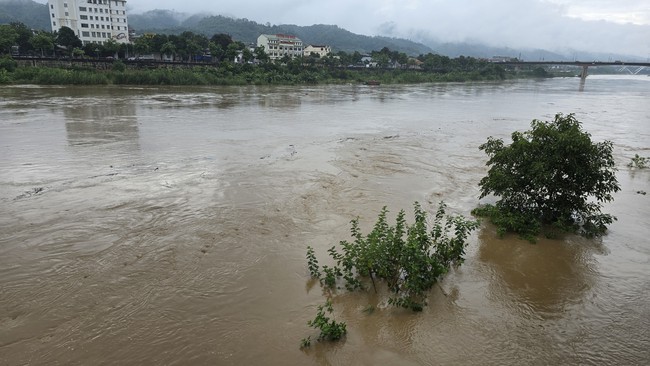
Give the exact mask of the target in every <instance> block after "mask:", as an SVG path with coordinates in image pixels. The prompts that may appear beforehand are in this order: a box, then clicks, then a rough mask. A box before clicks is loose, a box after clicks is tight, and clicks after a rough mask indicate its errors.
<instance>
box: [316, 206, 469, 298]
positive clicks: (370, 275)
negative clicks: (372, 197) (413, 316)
mask: <svg viewBox="0 0 650 366" xmlns="http://www.w3.org/2000/svg"><path fill="white" fill-rule="evenodd" d="M445 210H446V206H445V204H444V203H442V202H441V203H440V207H439V208H438V211H437V212H436V215H435V218H434V221H433V227H432V228H431V229H429V227H428V224H427V213H426V212H425V211H424V210H423V209H422V207H421V206H420V204H419V203H417V202H416V203H415V204H414V213H415V222H414V223H413V224H412V225H408V224H407V223H406V220H405V213H404V211H403V210H402V211H400V212H399V214H398V215H397V219H396V223H395V225H394V226H391V225H389V224H388V223H387V220H386V215H387V213H388V210H387V209H386V207H384V208H383V209H382V211H381V212H380V214H379V218H378V220H377V223H376V224H375V226H374V228H373V230H372V231H371V232H370V233H369V234H368V235H366V236H363V235H362V234H361V230H360V229H359V221H358V219H355V220H352V222H351V223H352V228H351V234H352V238H353V239H354V240H353V241H352V242H348V241H341V242H340V244H339V246H340V248H337V247H336V246H333V247H331V248H330V249H329V250H328V253H329V255H330V257H331V258H332V259H333V260H334V261H335V262H336V265H334V266H333V267H328V266H323V267H322V273H321V272H320V271H319V268H318V262H317V261H316V259H315V256H314V255H313V249H311V248H308V254H307V258H308V265H309V269H310V274H311V275H312V276H313V277H315V278H318V279H319V280H320V282H321V284H322V285H323V286H325V287H326V288H329V289H331V290H333V289H335V288H336V285H337V283H338V281H341V280H342V281H344V282H345V288H346V289H347V290H349V291H354V290H357V289H363V288H365V287H366V286H365V284H366V283H367V281H366V280H369V281H370V283H371V284H372V286H373V288H374V290H375V291H377V286H378V285H379V284H380V283H384V284H386V286H387V288H388V289H389V291H390V293H391V297H390V298H389V300H388V302H389V303H390V304H392V305H395V306H401V307H405V308H410V309H411V310H414V311H420V310H422V309H423V307H424V306H425V305H426V304H427V302H426V298H427V293H428V291H429V290H430V289H431V287H432V286H433V285H434V284H435V283H436V282H437V281H438V280H439V279H440V278H441V277H442V276H443V275H444V274H445V273H447V271H448V270H449V268H450V266H451V265H453V264H460V263H462V262H463V256H464V254H465V247H466V246H467V236H468V235H469V233H470V232H471V231H472V230H474V229H475V228H476V227H478V223H477V222H476V221H471V220H466V219H465V218H464V217H463V216H451V215H447V214H446V212H445Z"/></svg>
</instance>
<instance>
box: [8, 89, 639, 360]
mask: <svg viewBox="0 0 650 366" xmlns="http://www.w3.org/2000/svg"><path fill="white" fill-rule="evenodd" d="M578 84H579V82H578V80H577V79H553V80H546V81H514V82H503V83H470V84H434V85H406V86H379V87H368V86H353V85H343V86H317V87H214V88H156V87H148V88H136V87H99V88H95V87H34V86H9V87H7V86H5V87H3V88H2V89H0V205H1V211H0V364H2V365H56V364H61V365H75V364H77V365H98V364H134V365H135V364H138V365H163V364H164V365H189V364H193V365H199V364H210V365H310V364H332V365H349V364H361V365H396V364H399V365H411V364H412V365H452V364H465V365H478V364H481V365H483V364H492V365H501V364H511V365H521V364H540V365H542V364H543V365H547V364H594V365H612V364H625V365H640V364H647V363H648V362H649V360H650V333H649V332H650V261H649V257H650V242H649V239H648V238H650V204H649V203H650V201H649V200H650V196H648V195H643V194H640V193H637V192H643V191H645V192H647V191H650V170H631V169H629V168H627V167H626V166H625V164H626V163H628V162H629V161H630V158H631V157H632V156H634V154H640V155H641V156H650V104H649V102H648V101H649V100H650V78H648V77H620V76H619V77H598V76H590V77H589V78H588V80H587V83H586V85H585V89H584V91H583V92H579V85H578ZM557 112H564V113H570V112H574V113H576V116H577V117H578V119H579V120H580V121H582V122H583V126H584V128H585V129H586V130H587V131H589V132H590V133H591V134H592V136H593V138H594V139H596V140H603V139H610V140H611V141H613V143H614V146H615V158H616V161H617V164H618V166H619V168H620V170H619V172H618V178H619V181H620V183H621V186H622V191H621V192H619V193H617V194H616V195H615V201H614V202H613V203H610V204H607V205H606V207H605V211H606V212H610V213H613V214H614V215H616V216H618V221H617V222H615V223H614V224H613V225H611V227H610V231H609V234H608V235H607V236H605V237H603V238H602V239H599V240H586V239H582V238H579V237H574V236H569V237H565V238H563V239H561V240H546V239H543V240H540V241H539V242H538V243H537V244H536V245H531V244H528V243H527V242H523V241H521V240H519V239H517V238H516V237H506V238H504V239H498V238H496V235H495V230H494V228H493V227H491V226H490V225H487V224H483V225H482V227H481V229H480V230H478V231H476V232H475V233H474V234H473V235H472V237H471V238H470V243H469V247H468V253H467V260H466V262H465V263H464V264H463V265H462V266H461V267H460V268H459V269H457V270H454V271H452V272H451V273H449V274H448V276H447V277H446V278H445V279H444V281H442V282H441V283H440V286H439V287H438V288H435V289H434V290H433V291H432V292H431V294H430V304H429V306H428V307H426V308H425V310H424V311H423V312H422V313H419V314H413V313H410V312H405V311H402V310H398V309H393V308H391V307H388V306H386V305H385V297H383V296H381V294H380V295H374V294H368V293H360V294H359V293H355V294H349V293H340V294H339V295H337V296H336V297H335V299H334V306H335V315H336V318H337V319H338V320H343V321H345V322H347V325H348V332H349V333H348V336H347V338H346V339H345V341H343V342H339V343H334V344H327V343H317V344H315V345H313V346H312V347H311V348H310V349H309V350H307V351H301V350H299V343H300V340H301V339H302V338H304V337H307V336H309V335H311V336H312V337H315V336H317V334H316V333H315V331H314V330H313V329H310V328H308V327H307V325H306V322H307V320H309V319H310V318H312V317H313V316H314V315H315V312H316V306H317V305H318V304H320V303H322V301H323V296H322V292H321V290H320V289H319V287H318V286H314V284H313V283H311V282H310V281H309V278H308V272H307V269H306V260H305V251H306V246H307V245H312V246H313V247H315V249H316V252H317V255H318V256H319V258H321V261H322V262H323V261H325V258H326V250H327V248H328V247H330V246H331V245H333V244H335V243H337V242H338V241H340V240H343V239H347V238H348V235H349V223H348V222H349V220H350V219H352V218H354V217H355V216H359V217H360V220H361V223H362V226H363V228H364V229H367V228H368V227H370V226H371V225H372V224H373V223H374V220H375V218H376V215H377V213H378V212H379V210H380V209H381V207H382V206H384V205H387V206H388V207H389V209H390V210H391V217H394V214H395V212H397V211H398V210H399V209H402V208H404V209H406V210H407V212H408V211H410V210H411V206H412V204H413V202H414V201H419V202H421V203H422V204H423V206H424V207H425V208H426V209H427V210H429V211H434V210H435V209H436V207H437V203H438V202H439V201H440V200H444V201H445V202H446V203H447V204H448V206H449V208H450V210H451V211H452V212H455V213H462V214H466V215H468V214H469V211H470V210H471V209H472V208H473V207H475V206H476V205H477V204H478V203H479V200H478V196H479V191H478V186H477V184H478V181H479V180H480V178H481V177H482V176H483V175H484V174H485V172H486V167H485V165H484V164H485V161H486V159H485V156H484V155H483V154H482V152H480V151H479V150H478V149H477V147H478V145H480V144H481V143H483V142H484V141H485V140H486V138H487V137H488V136H497V137H503V138H507V137H508V136H509V134H510V132H512V131H514V130H525V129H528V127H529V124H530V121H531V120H532V119H533V118H538V119H546V120H548V119H551V118H552V117H553V115H554V114H555V113H557ZM410 212H412V211H410ZM368 305H374V306H376V307H377V310H376V311H375V312H373V313H371V314H367V313H364V312H363V309H364V308H366V306H368Z"/></svg>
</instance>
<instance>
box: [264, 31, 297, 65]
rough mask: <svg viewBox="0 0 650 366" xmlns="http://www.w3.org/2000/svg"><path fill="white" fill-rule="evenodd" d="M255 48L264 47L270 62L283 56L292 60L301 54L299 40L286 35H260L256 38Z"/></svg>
mask: <svg viewBox="0 0 650 366" xmlns="http://www.w3.org/2000/svg"><path fill="white" fill-rule="evenodd" d="M257 46H258V47H264V52H266V54H267V55H268V56H269V59H271V60H278V59H281V58H282V57H284V56H285V55H287V56H289V57H291V58H294V57H299V56H302V54H303V46H302V41H301V40H300V38H298V37H296V36H292V35H288V34H262V35H260V36H259V37H257Z"/></svg>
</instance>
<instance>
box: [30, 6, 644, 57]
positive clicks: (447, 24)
mask: <svg viewBox="0 0 650 366" xmlns="http://www.w3.org/2000/svg"><path fill="white" fill-rule="evenodd" d="M39 1H40V2H46V0H39ZM127 4H128V6H129V8H130V9H131V12H132V13H141V12H144V11H147V10H152V9H168V10H174V11H177V12H182V13H199V12H201V13H210V14H215V15H216V14H221V15H227V16H232V17H236V18H247V19H249V20H254V21H256V22H259V23H267V22H269V23H271V24H297V25H312V24H335V25H338V26H340V27H342V28H345V29H347V30H350V31H352V32H355V33H359V34H366V35H390V36H399V37H405V38H411V39H414V40H417V38H418V37H421V36H429V37H432V38H434V39H437V40H440V41H479V42H484V43H487V44H489V45H492V46H505V47H513V48H521V47H526V48H544V49H550V50H553V51H563V52H565V53H566V52H570V51H568V50H570V49H579V50H586V51H596V52H603V53H624V54H631V55H636V56H639V57H642V58H644V59H646V58H650V0H234V1H233V0H227V1H226V0H213V1H209V2H208V1H204V0H183V1H179V0H130V1H128V2H127ZM387 32H391V34H386V33H387Z"/></svg>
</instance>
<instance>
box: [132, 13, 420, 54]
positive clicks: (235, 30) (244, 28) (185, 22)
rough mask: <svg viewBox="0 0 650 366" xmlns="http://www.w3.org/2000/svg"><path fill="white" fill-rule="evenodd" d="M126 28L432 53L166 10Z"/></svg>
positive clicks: (376, 40)
mask: <svg viewBox="0 0 650 366" xmlns="http://www.w3.org/2000/svg"><path fill="white" fill-rule="evenodd" d="M129 26H131V27H132V28H133V29H135V31H136V32H137V33H146V32H154V33H155V32H158V33H168V34H172V33H175V34H178V33H182V32H184V31H192V32H195V33H201V34H205V35H206V36H208V37H209V36H212V35H213V34H217V33H226V34H229V35H230V36H232V38H233V39H234V40H237V41H242V42H244V43H252V42H256V41H257V37H258V36H259V35H260V34H276V33H287V34H293V35H295V36H297V37H299V38H300V39H302V40H303V42H304V43H305V44H326V45H330V46H331V47H332V49H333V50H335V51H346V52H353V51H359V52H370V51H373V50H377V51H378V50H381V49H382V48H383V47H388V48H390V49H391V50H394V51H399V52H404V53H406V54H409V55H418V54H422V53H428V52H432V50H431V48H429V47H427V46H425V45H423V44H421V43H416V42H412V41H409V40H405V39H399V38H389V37H369V36H364V35H359V34H355V33H352V32H350V31H347V30H345V29H342V28H339V27H338V26H335V25H324V24H317V25H311V26H297V25H286V24H285V25H270V24H266V25H264V24H260V23H257V22H254V21H250V20H248V19H234V18H229V17H225V16H221V15H216V16H208V17H197V16H194V17H189V18H187V17H186V16H184V15H183V14H180V13H174V12H171V11H167V10H153V11H149V12H146V13H143V14H134V15H129Z"/></svg>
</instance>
